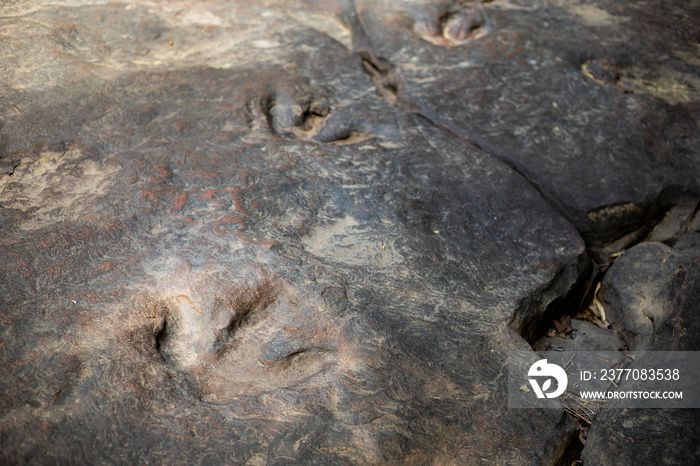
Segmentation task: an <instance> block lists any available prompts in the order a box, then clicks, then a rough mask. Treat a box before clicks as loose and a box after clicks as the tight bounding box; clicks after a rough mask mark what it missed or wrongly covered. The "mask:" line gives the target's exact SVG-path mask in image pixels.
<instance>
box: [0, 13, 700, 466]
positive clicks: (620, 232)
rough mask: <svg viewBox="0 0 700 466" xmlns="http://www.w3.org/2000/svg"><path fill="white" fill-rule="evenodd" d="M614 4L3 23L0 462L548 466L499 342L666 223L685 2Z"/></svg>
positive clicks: (680, 122) (550, 460)
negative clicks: (512, 394) (511, 387)
mask: <svg viewBox="0 0 700 466" xmlns="http://www.w3.org/2000/svg"><path fill="white" fill-rule="evenodd" d="M635 5H637V3H635ZM633 6H634V5H632V4H626V3H623V4H617V3H616V4H614V5H607V4H606V5H603V6H594V5H592V4H588V3H585V2H573V3H566V2H557V1H552V2H524V1H521V2H501V1H497V2H488V3H484V4H483V5H482V4H478V3H469V2H460V3H451V2H430V3H428V2H423V1H419V2H415V1H411V2H408V1H406V2H397V1H391V2H389V1H387V2H363V1H359V0H358V1H355V2H352V1H349V0H348V1H342V0H339V1H329V2H315V1H314V2H311V1H308V2H307V1H299V2H281V1H274V2H244V1H237V2H223V1H213V2H198V3H189V2H170V1H161V2H145V1H131V2H113V3H104V4H103V3H101V2H93V1H88V0H84V1H80V0H76V1H67V0H66V1H58V2H53V3H51V4H46V5H44V4H43V2H37V1H32V0H26V1H22V0H15V1H10V2H5V3H3V5H2V6H0V15H2V16H1V17H0V24H1V26H0V29H1V30H2V31H3V32H2V36H0V52H1V55H2V56H3V57H4V58H3V65H2V67H1V69H0V84H1V87H0V102H1V103H0V168H1V172H0V228H1V229H2V235H1V236H0V250H1V251H2V252H1V256H0V257H2V262H1V264H0V277H1V278H0V318H1V319H2V330H1V332H2V333H0V335H1V336H0V345H1V347H2V351H1V352H0V368H1V369H0V370H1V371H2V372H0V374H1V375H0V384H1V385H2V396H1V397H0V446H1V448H0V451H1V452H2V453H1V455H2V458H3V459H4V460H5V461H9V462H29V463H53V462H58V461H64V462H70V463H100V462H109V463H112V462H123V463H133V462H165V463H183V464H192V463H202V464H227V463H233V464H241V463H247V464H286V463H304V464H337V463H348V464H380V463H387V462H388V463H397V462H406V463H417V464H426V463H429V462H431V461H434V462H437V463H440V464H442V463H454V464H555V463H556V462H557V460H559V459H560V458H561V457H562V456H563V455H564V451H565V449H566V448H567V445H568V444H569V442H570V440H571V438H572V436H573V435H575V426H574V423H573V421H572V419H571V418H570V417H568V415H567V414H565V413H564V411H563V410H543V411H527V410H509V409H508V408H507V400H506V376H507V368H506V367H505V366H506V358H507V354H508V352H509V351H511V350H523V349H527V348H529V346H528V341H529V342H533V341H534V340H536V339H538V338H539V337H541V336H542V333H543V332H544V330H546V328H547V326H548V325H549V323H550V322H551V320H552V319H553V318H556V317H559V316H560V315H561V314H562V313H564V312H569V313H573V312H575V311H576V310H577V306H579V305H580V303H575V301H576V300H577V299H582V298H583V296H585V295H586V294H587V292H586V290H587V288H588V286H589V285H590V282H591V280H592V279H593V277H594V275H595V274H594V272H593V270H597V269H598V268H597V267H596V266H595V265H596V264H593V263H592V261H591V258H593V259H595V261H596V262H598V263H602V262H606V261H611V256H613V255H614V253H616V252H619V251H620V250H621V249H622V248H624V247H626V246H628V245H630V244H632V243H635V242H638V241H641V240H643V239H644V238H646V237H647V236H648V237H649V239H651V240H654V241H657V242H658V241H664V242H667V243H668V246H664V245H662V244H661V243H648V245H650V246H649V247H652V248H662V249H663V248H668V247H670V246H674V245H675V246H674V248H675V249H674V250H676V249H677V250H680V249H678V248H682V245H683V244H686V243H687V241H688V239H687V238H690V236H689V235H685V236H681V235H682V233H685V232H686V231H692V228H694V227H693V225H695V224H696V223H697V221H696V217H697V213H696V209H697V199H698V195H697V194H698V186H697V180H698V177H697V175H698V173H697V170H698V166H700V165H698V154H697V147H698V145H697V144H696V142H697V141H696V139H697V137H698V132H697V129H698V119H699V116H698V107H697V89H698V87H697V80H698V77H697V69H698V61H697V60H698V58H697V49H694V48H693V44H691V42H692V38H693V37H695V36H693V34H695V31H696V30H695V29H693V28H697V26H696V25H695V24H694V23H693V22H692V21H689V18H692V15H693V11H694V10H693V8H696V6H697V5H694V4H693V5H690V6H686V7H683V8H682V9H681V8H680V7H676V6H673V5H671V7H672V8H671V9H670V10H668V11H666V13H664V15H663V16H660V18H662V19H663V21H662V22H661V23H658V22H657V21H656V20H655V18H657V14H660V13H658V11H661V10H659V8H660V7H657V6H654V5H653V4H647V3H644V4H641V6H640V7H638V8H637V7H633ZM655 8H656V9H655ZM681 10H683V11H681ZM664 11H665V10H664ZM669 11H670V12H669ZM674 15H675V16H674ZM645 21H646V22H645ZM669 21H673V22H674V24H683V25H684V27H685V28H686V29H684V28H679V29H674V31H673V32H669V31H667V30H666V29H665V28H664V24H666V22H669ZM648 25H652V26H653V27H654V28H656V29H653V32H652V33H649V30H648V29H647V26H648ZM640 28H642V30H644V31H645V37H644V40H636V38H637V36H638V35H640V32H639V30H640ZM621 44H623V45H621ZM625 47H626V48H625ZM666 48H669V50H668V51H667V50H666ZM671 49H672V50H671ZM642 52H643V54H642ZM667 52H668V53H667ZM645 54H646V55H645ZM645 73H647V74H648V76H651V78H649V77H648V76H647V74H645ZM665 80H666V81H665ZM667 80H671V81H668V82H667ZM649 82H651V84H649ZM621 91H622V92H621ZM657 223H658V224H659V225H660V227H657V228H656V229H654V226H655V225H656V224H657ZM654 235H656V236H654ZM696 236H697V235H696ZM679 238H680V239H679ZM676 241H677V243H676ZM645 244H646V243H645ZM587 246H588V247H589V251H588V252H586V247H587ZM640 246H641V245H640ZM640 246H638V247H640ZM644 247H646V246H644ZM695 251H696V249H695ZM626 254H632V250H631V251H629V252H628V253H626ZM625 257H632V256H631V255H630V256H626V255H623V258H625ZM683 257H684V258H685V257H686V256H683ZM683 260H685V259H683ZM620 261H621V262H620V263H616V264H615V265H614V267H616V268H618V269H619V268H621V267H622V265H623V263H622V259H620ZM691 262H692V261H690V259H689V260H686V262H684V263H691ZM652 266H653V267H656V265H652ZM663 270H665V269H663ZM611 272H612V270H611ZM674 277H675V275H674ZM674 280H675V278H674ZM674 283H675V282H674ZM679 286H682V285H679ZM674 296H675V295H674ZM625 302H626V301H625ZM683 309H686V311H684V312H686V313H685V314H684V316H688V315H690V316H692V315H694V314H693V313H694V312H695V311H696V309H695V308H694V307H693V306H686V307H684V308H683ZM687 309H689V310H687ZM625 312H626V311H625ZM625 315H627V314H625ZM666 315H667V314H664V316H666ZM668 315H671V314H668ZM684 318H685V317H684ZM689 318H690V319H692V317H689ZM630 319H633V317H630ZM625 322H627V321H626V320H625ZM653 331H657V329H656V328H655V329H654V330H653ZM652 333H653V332H652ZM645 335H646V334H645ZM645 341H646V340H645ZM674 435H675V434H674ZM635 464H639V463H635Z"/></svg>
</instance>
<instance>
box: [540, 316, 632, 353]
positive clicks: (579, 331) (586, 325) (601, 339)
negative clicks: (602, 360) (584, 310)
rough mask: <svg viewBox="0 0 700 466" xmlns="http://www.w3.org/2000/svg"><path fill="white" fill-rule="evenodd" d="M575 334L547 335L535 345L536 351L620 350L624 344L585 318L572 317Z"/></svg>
mask: <svg viewBox="0 0 700 466" xmlns="http://www.w3.org/2000/svg"><path fill="white" fill-rule="evenodd" d="M571 326H572V327H573V329H574V332H573V335H566V338H562V337H560V336H554V337H545V338H542V339H541V340H539V341H537V343H535V344H534V345H533V348H534V349H535V350H536V351H547V350H554V351H561V350H563V351H619V350H620V349H623V347H624V344H623V342H622V341H620V339H619V338H618V337H617V336H615V334H613V333H612V332H610V331H608V330H606V329H603V328H600V327H598V326H597V325H594V324H592V323H590V322H588V321H585V320H579V319H571Z"/></svg>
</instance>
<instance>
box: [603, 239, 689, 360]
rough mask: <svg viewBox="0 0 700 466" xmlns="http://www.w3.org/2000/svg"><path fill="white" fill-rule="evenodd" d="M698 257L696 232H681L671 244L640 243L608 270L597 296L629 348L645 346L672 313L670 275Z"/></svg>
mask: <svg viewBox="0 0 700 466" xmlns="http://www.w3.org/2000/svg"><path fill="white" fill-rule="evenodd" d="M698 257H700V234H697V233H689V234H687V235H683V236H682V237H681V238H680V239H679V240H678V242H677V243H676V246H675V247H673V248H671V247H669V246H666V245H664V244H661V243H653V242H648V243H641V244H638V245H637V246H635V247H633V248H632V249H630V250H629V251H627V252H625V253H624V254H623V255H622V256H621V257H620V258H619V259H618V260H617V261H616V262H615V263H614V264H613V265H612V267H610V270H608V272H607V274H606V275H605V278H604V279H603V282H602V286H601V288H600V293H599V297H600V300H601V301H602V302H603V304H604V306H605V313H606V318H607V321H608V322H610V324H611V325H612V327H613V328H614V329H616V330H618V331H620V332H622V333H623V334H624V335H625V338H626V341H627V344H628V347H629V349H631V350H645V349H649V348H650V347H651V346H652V344H653V342H654V338H655V337H656V335H657V333H658V331H659V329H660V328H661V327H662V326H663V325H664V323H665V322H667V321H668V319H669V318H671V316H672V315H673V312H674V307H673V305H672V304H673V302H674V296H673V293H674V291H673V287H672V283H673V281H674V277H675V276H676V275H677V274H678V273H679V272H681V271H683V269H684V267H687V266H688V265H689V264H690V263H691V262H693V261H694V260H696V259H697V258H698Z"/></svg>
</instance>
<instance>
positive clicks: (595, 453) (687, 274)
mask: <svg viewBox="0 0 700 466" xmlns="http://www.w3.org/2000/svg"><path fill="white" fill-rule="evenodd" d="M686 236H689V235H686ZM695 236H697V235H695ZM684 238H685V237H682V238H681V239H680V240H679V244H680V243H681V242H682V241H683V242H685V241H684ZM686 244H687V243H686ZM696 244H697V243H696ZM695 251H696V253H697V251H698V249H695ZM616 265H617V264H616ZM670 282H671V283H670V285H669V289H670V293H669V295H670V297H671V299H670V302H668V303H667V304H668V307H669V308H670V312H669V314H668V316H667V318H666V321H665V322H664V323H663V324H662V325H659V326H658V327H657V329H656V332H655V334H654V335H653V342H652V343H651V347H650V349H651V350H653V351H698V350H699V349H700V338H698V335H700V312H699V311H700V258H699V257H698V254H696V257H695V258H694V259H693V260H691V261H690V263H687V264H686V265H684V266H683V269H682V270H679V271H678V272H677V273H675V274H674V275H673V277H672V278H671V279H670ZM635 364H636V365H637V366H638V367H647V366H645V358H644V357H641V358H638V360H637V361H635ZM629 388H632V389H634V386H632V387H630V386H629V385H625V384H622V385H621V389H629ZM674 388H675V387H673V386H669V387H668V389H670V390H673V389H674ZM616 405H617V403H616V402H615V400H613V401H611V402H609V403H608V404H607V405H606V409H604V410H603V412H602V413H600V414H599V415H598V417H597V418H596V421H595V422H594V423H593V425H592V427H591V429H590V431H589V433H588V439H587V442H586V447H585V448H584V450H583V453H582V459H583V461H584V463H585V464H613V463H614V464H620V465H637V464H650V465H651V464H673V465H676V464H697V463H698V462H700V448H698V440H700V428H699V427H698V423H697V413H696V410H694V409H619V408H617V407H616Z"/></svg>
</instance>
